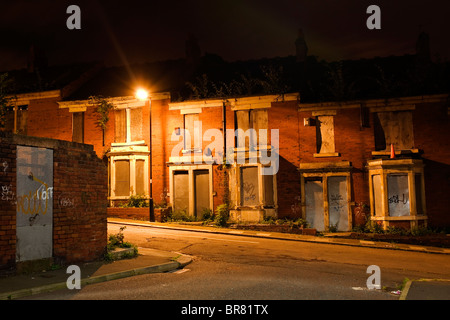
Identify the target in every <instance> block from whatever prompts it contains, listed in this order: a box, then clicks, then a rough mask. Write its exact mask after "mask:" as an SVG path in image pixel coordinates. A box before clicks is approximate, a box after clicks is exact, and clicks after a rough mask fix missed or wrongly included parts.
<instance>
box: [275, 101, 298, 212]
mask: <svg viewBox="0 0 450 320" xmlns="http://www.w3.org/2000/svg"><path fill="white" fill-rule="evenodd" d="M268 119H269V131H270V129H278V130H279V150H278V152H279V170H278V174H277V198H278V217H279V218H283V217H292V218H299V217H301V210H300V206H299V205H300V174H299V172H298V170H297V169H298V167H299V164H300V150H301V147H303V145H300V125H299V118H298V111H297V102H296V101H289V102H284V103H281V102H279V103H272V107H271V108H270V109H269V111H268ZM268 134H269V136H271V133H268ZM272 145H273V143H272Z"/></svg>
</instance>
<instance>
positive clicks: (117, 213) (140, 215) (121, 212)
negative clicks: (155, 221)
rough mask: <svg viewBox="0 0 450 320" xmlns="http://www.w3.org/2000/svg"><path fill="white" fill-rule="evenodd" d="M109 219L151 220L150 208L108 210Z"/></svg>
mask: <svg viewBox="0 0 450 320" xmlns="http://www.w3.org/2000/svg"><path fill="white" fill-rule="evenodd" d="M107 211H108V217H114V218H122V219H135V220H144V221H149V220H150V208H148V207H147V208H108V210H107Z"/></svg>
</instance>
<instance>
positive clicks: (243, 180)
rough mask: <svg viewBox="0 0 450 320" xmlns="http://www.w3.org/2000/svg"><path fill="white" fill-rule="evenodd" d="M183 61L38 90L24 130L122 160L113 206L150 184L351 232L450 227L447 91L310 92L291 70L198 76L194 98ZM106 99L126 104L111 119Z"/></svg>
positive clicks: (236, 214)
mask: <svg viewBox="0 0 450 320" xmlns="http://www.w3.org/2000/svg"><path fill="white" fill-rule="evenodd" d="M206 58H208V59H209V60H208V61H207V63H206V66H208V65H209V66H211V65H212V66H213V68H215V69H220V70H221V72H219V73H218V74H219V76H218V78H215V79H214V80H215V81H216V84H217V83H218V82H217V81H218V80H217V79H219V80H220V79H221V78H220V74H222V76H223V77H224V78H225V77H226V76H225V75H226V72H225V71H226V70H227V68H226V67H224V66H223V65H221V62H220V61H217V59H216V60H214V59H215V58H214V57H211V56H209V57H205V59H206ZM406 58H407V57H406ZM406 60H408V59H406ZM211 61H212V62H211ZM283 61H284V60H283ZM292 61H294V62H292ZM308 61H309V62H308ZM383 61H384V60H383ZM383 61H381V62H383ZM401 61H404V60H401ZM313 62H314V61H313ZM378 62H380V61H378ZM253 63H255V62H253ZM283 63H284V66H285V67H286V69H288V70H289V72H287V76H292V73H295V74H300V75H306V76H311V74H310V73H308V72H313V73H318V72H319V71H318V70H319V64H318V63H317V61H316V64H314V63H311V60H308V59H307V61H306V62H300V63H298V62H295V58H294V59H286V61H284V62H283ZM303 63H305V64H303ZM308 63H309V65H308ZM393 64H394V65H399V63H398V61H397V60H395V61H394V62H393ZM183 66H184V65H183V64H182V63H179V62H177V61H175V62H171V63H168V64H164V65H163V67H159V68H156V67H153V69H151V70H147V71H145V70H144V67H143V66H138V69H137V70H140V71H141V72H140V74H139V77H135V78H139V79H138V80H140V81H138V80H136V79H135V80H136V81H134V82H131V81H130V82H129V85H127V86H121V83H124V82H126V81H125V79H126V73H121V74H119V73H115V76H112V75H111V74H108V72H109V71H111V69H109V71H108V70H107V71H105V72H103V73H101V75H100V77H96V78H95V77H93V79H94V78H95V81H94V80H93V81H89V80H87V81H85V83H84V85H81V86H80V88H79V89H78V90H74V93H72V94H70V95H67V96H64V95H56V96H55V97H53V96H48V93H47V94H39V93H33V97H32V98H30V99H29V102H28V103H27V107H26V108H22V109H23V110H25V109H26V112H27V117H26V119H25V120H24V119H23V118H21V117H20V112H15V110H20V108H16V109H14V112H13V113H12V114H10V118H11V120H10V121H13V124H10V125H9V126H10V130H11V131H14V130H15V131H17V130H18V128H22V127H23V128H26V130H24V132H25V133H26V134H27V135H30V136H36V137H49V138H55V139H61V140H68V141H74V142H79V143H85V144H90V145H93V147H94V150H95V152H96V154H97V155H98V157H100V158H102V159H103V160H104V162H105V163H107V165H108V190H109V192H108V202H109V206H110V207H117V206H118V205H119V204H120V203H123V202H124V201H126V200H127V199H129V197H130V196H132V195H142V196H144V197H145V198H146V199H150V198H151V199H152V200H153V202H154V203H155V204H161V203H168V204H170V206H171V207H172V210H173V211H182V212H185V213H186V214H188V215H191V216H196V217H200V216H201V214H202V212H204V210H205V209H210V210H215V209H216V208H217V206H218V205H220V204H223V203H229V208H230V217H231V219H232V220H235V221H261V220H263V219H265V218H267V217H275V218H283V217H287V218H299V217H302V218H304V219H306V220H307V221H308V222H309V224H310V225H311V226H312V227H313V228H316V229H317V230H329V229H330V228H333V229H336V230H339V231H349V230H351V229H352V228H353V227H354V226H355V225H359V224H362V223H364V219H365V214H367V215H368V216H370V219H371V220H373V221H377V222H378V223H380V224H381V225H382V226H383V227H384V228H387V227H389V226H398V227H405V228H412V227H416V226H422V225H424V226H431V227H439V228H446V227H447V228H448V227H449V226H450V212H449V209H448V208H450V202H449V201H450V200H449V197H448V194H449V193H450V178H449V177H450V134H449V133H450V132H449V130H450V127H449V117H450V109H449V95H448V93H445V90H444V92H442V91H443V90H437V91H432V90H431V91H430V90H429V91H426V90H425V91H420V90H419V91H417V90H411V91H409V87H408V86H405V87H402V88H401V89H402V90H403V91H399V92H400V93H401V94H400V93H399V92H395V93H392V94H390V95H388V94H386V92H381V91H375V90H368V88H369V89H371V85H372V84H371V83H369V82H367V81H365V82H364V81H363V80H361V81H356V83H357V84H358V85H359V86H360V88H362V89H361V91H360V94H356V95H355V94H350V92H337V93H336V91H334V95H328V96H327V95H323V96H321V99H314V94H316V93H317V92H319V93H320V90H316V91H314V90H310V89H308V88H310V86H306V87H304V86H302V85H303V84H304V83H305V81H304V80H305V79H303V78H301V77H300V79H296V81H297V80H298V81H297V82H298V86H295V85H292V86H291V87H295V88H299V91H297V92H296V91H293V92H291V93H286V92H289V91H286V90H284V86H283V85H282V83H281V81H282V80H279V81H280V82H276V81H275V82H272V83H269V82H265V83H264V85H268V84H271V87H270V88H269V89H270V90H268V91H265V92H257V91H256V93H255V92H252V90H247V91H239V92H237V91H236V92H234V94H224V93H223V92H220V93H221V94H217V95H209V94H203V95H202V94H201V90H199V89H204V90H203V92H206V91H207V90H206V89H208V88H209V89H211V87H208V88H207V87H206V86H204V87H201V86H199V85H197V87H194V89H196V90H195V92H196V93H197V94H196V95H195V96H191V97H188V98H187V99H181V98H180V97H181V95H180V92H175V93H174V91H173V90H172V88H173V86H172V85H171V84H173V83H174V82H177V85H178V86H179V85H180V83H181V84H183V85H184V83H185V81H184V80H183V79H185V78H183V77H181V76H180V75H182V74H184V73H185V72H187V71H186V69H183ZM362 66H365V65H359V64H355V67H354V68H355V69H357V70H359V71H361V69H363V68H362ZM308 68H309V69H308ZM399 68H403V66H399ZM143 70H144V71H143ZM224 70H225V71H224ZM272 70H273V69H272ZM302 70H303V71H302ZM305 70H306V71H305ZM311 70H312V71H311ZM363 71H364V70H363ZM302 72H303V73H302ZM113 74H114V73H113ZM135 75H136V74H135ZM314 75H315V74H314ZM211 78H212V77H211ZM150 79H153V80H150ZM155 79H157V80H155ZM180 79H181V80H180ZM197 79H198V78H197ZM206 79H207V78H206V77H203V80H205V81H206ZM272 79H273V78H272ZM144 80H145V81H144ZM291 80H292V79H291ZM316 80H317V79H315V78H313V77H311V81H316ZM412 80H413V79H412ZM412 80H411V87H412V86H413V85H417V83H415V84H414V83H413V81H412ZM224 81H225V80H224ZM294 82H295V81H294ZM131 83H133V84H131ZM291 83H293V82H292V81H291ZM398 83H401V82H400V81H399V82H398ZM135 84H136V85H135ZM137 84H140V85H141V86H143V87H145V88H147V89H148V90H149V92H150V93H149V96H148V97H147V98H145V99H138V98H136V97H135V96H134V90H135V89H136V88H137ZM335 84H336V83H335ZM191 87H193V86H192V83H191ZM318 88H319V89H320V88H321V87H320V86H319V87H318ZM405 88H406V89H405ZM216 89H217V88H216ZM302 90H303V91H302ZM399 90H400V89H399ZM329 91H330V90H329ZM277 92H284V93H277ZM303 92H305V93H303ZM323 92H325V91H323ZM361 92H362V93H361ZM417 92H419V94H417ZM216 93H217V91H216ZM414 93H416V94H414ZM320 94H322V93H320ZM22 96H25V94H22V95H17V97H19V98H20V97H22ZM91 96H97V97H99V96H103V97H108V98H104V99H103V100H93V99H92V98H89V97H91ZM312 97H313V98H312ZM96 101H97V102H96ZM99 101H103V102H107V103H108V104H109V105H111V106H112V107H113V108H112V109H111V110H110V111H109V119H108V121H107V122H106V126H105V128H104V129H103V128H102V127H101V126H99V123H98V119H99V114H98V111H97V110H98V107H99ZM392 153H394V156H392ZM225 160H227V161H225Z"/></svg>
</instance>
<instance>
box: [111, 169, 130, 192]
mask: <svg viewBox="0 0 450 320" xmlns="http://www.w3.org/2000/svg"><path fill="white" fill-rule="evenodd" d="M115 166H116V167H115V170H116V177H115V178H116V188H115V195H116V196H129V195H130V161H128V160H116V161H115Z"/></svg>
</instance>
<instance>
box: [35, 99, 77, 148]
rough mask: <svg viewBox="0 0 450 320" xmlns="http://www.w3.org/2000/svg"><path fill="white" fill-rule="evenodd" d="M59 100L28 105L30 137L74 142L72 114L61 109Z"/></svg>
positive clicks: (36, 101)
mask: <svg viewBox="0 0 450 320" xmlns="http://www.w3.org/2000/svg"><path fill="white" fill-rule="evenodd" d="M57 101H59V99H57V98H52V99H41V100H32V101H31V102H30V104H29V105H28V123H27V126H28V128H27V130H28V131H27V134H28V135H29V136H35V137H44V138H52V139H59V140H67V141H72V114H71V113H70V112H69V110H68V109H60V108H59V105H58V103H57Z"/></svg>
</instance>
